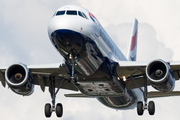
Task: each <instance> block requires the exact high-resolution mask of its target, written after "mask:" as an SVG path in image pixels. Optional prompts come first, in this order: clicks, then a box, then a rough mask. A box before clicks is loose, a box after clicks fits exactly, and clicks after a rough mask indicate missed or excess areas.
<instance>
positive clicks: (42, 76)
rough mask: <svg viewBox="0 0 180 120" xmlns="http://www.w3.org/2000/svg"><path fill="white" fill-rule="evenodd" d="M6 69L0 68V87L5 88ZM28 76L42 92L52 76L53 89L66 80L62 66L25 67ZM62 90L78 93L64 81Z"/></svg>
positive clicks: (72, 85) (57, 64) (5, 67)
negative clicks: (0, 85)
mask: <svg viewBox="0 0 180 120" xmlns="http://www.w3.org/2000/svg"><path fill="white" fill-rule="evenodd" d="M7 68H8V67H7V66H1V67H0V80H1V83H2V85H3V86H4V87H5V71H6V69H7ZM27 68H28V69H29V72H30V74H31V75H32V77H33V83H34V84H35V85H40V87H41V89H42V91H44V90H45V86H50V80H49V77H50V76H53V77H54V78H55V87H56V88H58V87H59V85H60V84H61V83H62V82H63V81H64V79H67V72H66V69H65V66H64V64H60V63H56V64H44V65H43V64H42V65H27ZM61 88H62V89H67V90H73V91H78V89H77V88H76V87H75V86H74V84H72V83H69V82H68V81H67V80H65V81H64V82H63V83H62V85H61Z"/></svg>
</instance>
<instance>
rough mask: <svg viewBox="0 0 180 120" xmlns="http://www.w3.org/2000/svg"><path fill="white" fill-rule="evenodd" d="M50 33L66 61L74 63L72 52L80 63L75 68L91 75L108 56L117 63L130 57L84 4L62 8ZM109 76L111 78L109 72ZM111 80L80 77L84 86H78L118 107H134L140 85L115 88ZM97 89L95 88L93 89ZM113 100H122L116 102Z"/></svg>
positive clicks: (139, 94)
mask: <svg viewBox="0 0 180 120" xmlns="http://www.w3.org/2000/svg"><path fill="white" fill-rule="evenodd" d="M84 14H85V15H84ZM48 34H49V38H50V40H51V42H52V44H53V45H54V46H55V47H56V49H57V50H58V51H59V52H60V54H61V55H62V56H63V57H64V58H65V61H66V62H67V63H69V64H70V63H71V61H70V60H69V55H74V56H75V58H76V64H77V66H76V67H75V69H76V71H77V72H78V73H79V74H81V75H83V76H87V77H91V76H93V75H94V74H95V73H98V72H99V71H101V70H100V69H101V67H102V65H103V64H105V62H106V61H107V60H106V59H108V60H110V61H113V62H114V63H116V62H118V61H126V60H127V59H126V58H125V56H124V55H123V54H122V52H121V51H120V50H119V48H118V47H117V46H116V44H115V43H114V42H113V41H112V40H111V38H110V37H109V35H108V34H107V33H106V31H105V30H104V29H103V27H102V26H101V25H100V23H99V22H98V20H97V19H96V18H95V17H94V15H92V14H91V13H90V12H89V11H88V10H86V9H84V8H82V7H78V6H74V5H69V6H63V7H61V8H59V9H58V10H57V11H56V12H55V14H54V16H53V17H52V19H51V21H50V22H49V25H48ZM109 76H110V77H109V79H111V75H110V74H109ZM85 78H86V77H84V78H83V79H85ZM111 83H113V80H111V81H108V80H96V81H95V80H94V81H92V80H87V81H83V80H81V79H80V80H79V81H78V84H79V85H80V86H81V87H79V86H77V88H78V89H79V90H80V91H81V92H82V93H83V94H86V95H89V96H95V97H97V99H98V100H99V101H100V102H102V103H103V104H104V105H106V106H108V107H111V108H115V109H128V108H132V107H134V106H135V105H136V102H137V101H139V100H140V99H142V93H140V90H139V89H134V90H130V91H127V90H126V88H125V89H124V90H122V91H121V89H118V88H117V89H116V88H115V90H114V87H115V86H113V84H111ZM119 84H120V83H119ZM100 85H103V87H102V86H100ZM89 86H90V87H89ZM104 86H105V87H106V89H104ZM88 87H89V88H88ZM107 88H108V90H107ZM94 89H95V91H96V92H92V90H94ZM119 96H120V97H119ZM123 100H124V103H123V102H122V101H123ZM105 101H106V102H105ZM114 101H118V102H119V103H117V104H116V103H115V102H114Z"/></svg>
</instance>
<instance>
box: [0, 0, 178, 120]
mask: <svg viewBox="0 0 180 120" xmlns="http://www.w3.org/2000/svg"><path fill="white" fill-rule="evenodd" d="M66 4H75V5H80V6H82V7H84V8H87V9H88V10H89V11H91V12H92V13H93V14H94V15H95V16H96V18H97V19H98V20H99V22H100V23H101V25H102V26H103V27H104V28H105V29H106V31H107V32H108V33H109V35H110V36H111V38H112V39H113V40H114V42H115V43H116V44H117V45H118V47H119V48H120V49H121V50H122V52H123V53H124V54H125V55H126V52H127V46H128V42H129V39H130V35H131V29H132V28H131V26H132V22H133V21H134V18H137V19H138V20H139V32H138V58H137V60H139V61H151V60H153V59H159V58H161V59H164V60H166V61H172V60H173V61H179V60H180V55H179V52H178V51H180V47H179V44H180V36H179V33H180V22H179V21H180V15H179V11H180V9H179V6H180V2H179V1H178V0H174V1H170V0H158V1H157V0H151V1H144V0H136V1H132V0H121V1H119V0H114V1H113V2H110V1H109V0H98V1H97V0H89V1H87V0H86V1H84V0H66V1H63V0H58V1H57V0H54V1H52V0H26V1H24V0H8V1H7V0H1V1H0V18H1V19H0V55H1V59H0V63H1V64H0V65H10V64H12V63H15V62H22V63H25V64H40V63H54V62H55V63H57V62H60V63H61V62H63V58H62V57H61V56H60V55H59V53H58V52H57V51H56V50H55V48H54V47H53V46H52V45H51V42H50V40H49V38H48V34H47V25H48V22H49V20H50V19H51V17H52V15H53V14H54V12H55V10H56V9H58V8H59V7H61V6H62V5H66ZM178 87H179V88H180V83H178V82H177V84H176V88H175V90H179V89H178ZM150 89H151V90H153V89H152V88H150ZM0 91H1V92H0V96H1V99H0V113H1V115H0V119H1V120H9V119H13V120H32V119H45V116H44V105H45V103H49V102H50V103H51V98H50V94H49V93H48V89H46V92H45V93H43V92H41V90H40V88H39V87H38V86H36V87H35V92H34V94H32V95H31V96H29V97H22V96H19V95H17V94H15V93H13V92H12V91H11V90H10V89H8V88H7V87H6V88H5V89H4V88H3V87H2V86H0ZM65 93H71V91H70V92H69V91H65V90H61V91H60V92H59V94H58V96H57V100H56V101H57V102H62V104H63V105H64V115H63V118H61V119H62V120H78V119H81V120H83V119H86V120H90V119H94V120H112V119H113V120H120V119H123V120H130V119H131V120H132V119H134V120H136V119H138V120H139V119H142V120H144V119H146V120H152V119H154V120H159V119H163V120H169V119H172V118H173V119H174V120H178V118H179V111H178V110H179V109H178V108H179V107H180V104H178V102H179V101H180V97H170V98H158V99H153V100H154V101H155V103H156V113H155V116H149V114H148V112H147V111H145V113H144V116H142V117H139V116H138V115H137V113H136V109H134V110H128V111H122V110H119V111H116V110H114V109H110V108H107V107H105V106H104V105H102V104H101V103H100V102H98V101H97V100H96V99H85V98H84V99H77V98H65V97H64V96H63V94H65ZM151 100H152V99H151ZM52 119H53V120H56V119H57V117H56V115H55V114H53V115H52Z"/></svg>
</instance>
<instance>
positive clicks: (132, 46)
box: [130, 31, 137, 51]
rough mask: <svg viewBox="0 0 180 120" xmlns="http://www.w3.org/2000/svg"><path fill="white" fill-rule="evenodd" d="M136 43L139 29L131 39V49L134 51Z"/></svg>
mask: <svg viewBox="0 0 180 120" xmlns="http://www.w3.org/2000/svg"><path fill="white" fill-rule="evenodd" d="M136 45H137V31H136V33H135V35H134V36H133V37H132V39H131V48H130V50H131V51H133V50H134V48H135V46H136Z"/></svg>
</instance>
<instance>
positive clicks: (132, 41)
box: [127, 18, 138, 61]
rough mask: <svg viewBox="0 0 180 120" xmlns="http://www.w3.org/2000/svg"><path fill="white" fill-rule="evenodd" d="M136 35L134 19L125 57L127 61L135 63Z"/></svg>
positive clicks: (136, 26)
mask: <svg viewBox="0 0 180 120" xmlns="http://www.w3.org/2000/svg"><path fill="white" fill-rule="evenodd" d="M137 33H138V21H137V19H136V18H135V20H134V24H133V29H132V37H131V39H130V44H129V50H128V55H127V59H128V61H136V56H137Z"/></svg>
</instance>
